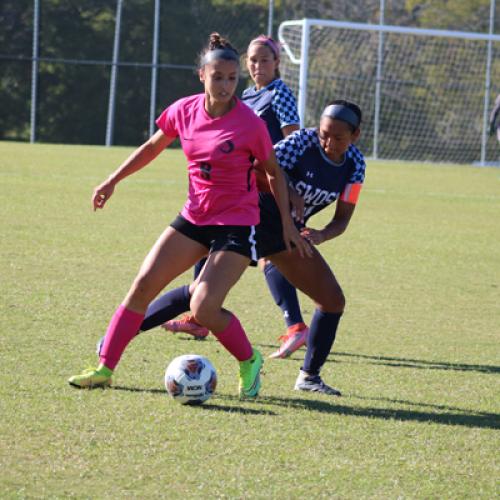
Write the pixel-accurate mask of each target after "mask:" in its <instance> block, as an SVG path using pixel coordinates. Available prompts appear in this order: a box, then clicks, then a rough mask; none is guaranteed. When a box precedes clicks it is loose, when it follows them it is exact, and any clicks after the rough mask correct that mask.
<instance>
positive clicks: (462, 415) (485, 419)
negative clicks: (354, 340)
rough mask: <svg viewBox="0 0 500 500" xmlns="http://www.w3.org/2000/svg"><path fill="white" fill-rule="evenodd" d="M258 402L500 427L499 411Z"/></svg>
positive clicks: (303, 401) (270, 399)
mask: <svg viewBox="0 0 500 500" xmlns="http://www.w3.org/2000/svg"><path fill="white" fill-rule="evenodd" d="M218 396H219V398H221V399H234V397H233V396H227V395H218ZM341 400H342V399H337V398H335V399H334V401H341ZM258 402H259V403H262V404H270V405H276V406H284V407H287V408H297V409H301V410H304V409H305V410H310V411H316V412H320V413H331V414H335V415H345V416H351V417H370V418H379V419H382V420H400V421H404V422H425V423H433V424H444V425H460V426H463V427H478V428H483V429H500V415H498V414H497V413H484V412H473V413H471V412H468V411H467V410H458V411H459V412H456V411H454V412H445V413H438V412H432V411H417V410H404V409H389V408H372V407H358V406H347V405H345V404H337V403H333V402H327V401H319V400H310V399H301V398H278V397H265V396H262V397H259V399H258ZM405 403H406V402H405Z"/></svg>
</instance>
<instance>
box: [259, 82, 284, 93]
mask: <svg viewBox="0 0 500 500" xmlns="http://www.w3.org/2000/svg"><path fill="white" fill-rule="evenodd" d="M279 81H281V78H276V79H274V80H273V81H272V82H271V83H268V84H267V85H266V86H265V87H262V88H261V89H260V90H257V88H256V87H255V85H254V86H253V91H254V92H255V94H260V93H261V92H264V91H265V90H272V87H273V86H274V85H276V84H277V83H278V82H279Z"/></svg>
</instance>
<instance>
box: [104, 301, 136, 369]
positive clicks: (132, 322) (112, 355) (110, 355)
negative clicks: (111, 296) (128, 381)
mask: <svg viewBox="0 0 500 500" xmlns="http://www.w3.org/2000/svg"><path fill="white" fill-rule="evenodd" d="M143 319H144V314H139V313H136V312H134V311H131V310H129V309H127V308H125V306H123V305H121V306H120V307H119V308H118V309H117V310H116V312H115V314H114V315H113V317H112V318H111V321H110V322H109V326H108V331H107V332H106V337H104V344H103V345H102V349H101V355H100V360H101V363H102V364H103V365H105V366H106V367H107V368H109V369H110V370H114V369H115V366H116V365H117V364H118V361H120V358H121V357H122V354H123V351H124V350H125V348H126V347H127V345H128V343H129V342H130V341H131V340H132V339H133V338H134V337H135V334H136V333H137V331H138V330H139V327H140V326H141V323H142V320H143Z"/></svg>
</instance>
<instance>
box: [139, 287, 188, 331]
mask: <svg viewBox="0 0 500 500" xmlns="http://www.w3.org/2000/svg"><path fill="white" fill-rule="evenodd" d="M190 300H191V294H190V293H189V285H185V286H180V287H179V288H174V289H173V290H170V291H169V292H167V293H165V294H163V295H162V296H161V297H160V298H159V299H156V300H155V301H154V302H151V304H149V307H148V310H147V311H146V316H144V321H143V322H142V324H141V327H140V329H139V331H143V332H145V331H146V330H151V328H154V327H155V326H160V325H161V324H163V323H165V321H168V320H169V319H173V318H175V317H176V316H178V315H179V314H181V313H183V312H186V311H189V302H190Z"/></svg>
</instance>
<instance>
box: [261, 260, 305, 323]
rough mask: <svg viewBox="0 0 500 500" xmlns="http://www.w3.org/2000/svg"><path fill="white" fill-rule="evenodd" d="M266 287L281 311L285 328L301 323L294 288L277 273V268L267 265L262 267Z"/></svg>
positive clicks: (297, 299)
mask: <svg viewBox="0 0 500 500" xmlns="http://www.w3.org/2000/svg"><path fill="white" fill-rule="evenodd" d="M264 275H265V276H266V282H267V286H268V287H269V290H270V291H271V295H272V296H273V298H274V301H275V302H276V305H278V306H279V307H280V308H281V310H282V311H283V317H284V318H285V322H286V325H287V326H292V325H295V324H297V323H303V322H304V321H303V319H302V314H301V312H300V304H299V298H298V297H297V290H296V289H295V287H294V286H293V285H292V284H291V283H290V282H289V281H288V280H287V279H286V278H285V277H284V276H283V275H282V274H281V273H280V272H279V270H278V268H277V267H276V266H275V265H274V264H271V263H270V262H269V263H267V264H266V265H265V267H264Z"/></svg>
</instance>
